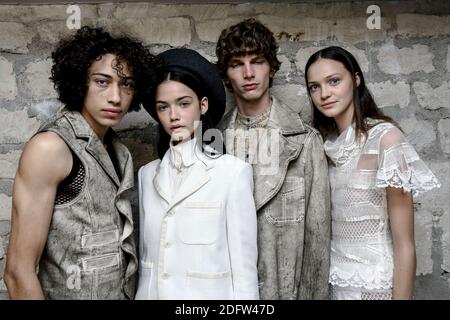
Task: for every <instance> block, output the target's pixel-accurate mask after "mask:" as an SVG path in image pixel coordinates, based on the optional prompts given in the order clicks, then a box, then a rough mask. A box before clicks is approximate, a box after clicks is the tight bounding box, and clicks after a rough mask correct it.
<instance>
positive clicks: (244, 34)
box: [216, 18, 281, 89]
mask: <svg viewBox="0 0 450 320" xmlns="http://www.w3.org/2000/svg"><path fill="white" fill-rule="evenodd" d="M277 49H278V45H277V42H276V40H275V37H274V35H273V32H272V31H270V30H269V29H268V28H267V27H266V26H264V25H263V24H262V23H261V22H259V21H258V20H256V19H254V18H250V19H246V20H244V21H241V22H239V23H238V24H235V25H233V26H230V27H228V28H226V29H224V30H222V33H221V34H220V36H219V40H218V41H217V45H216V56H217V58H218V61H217V67H218V69H219V72H220V75H221V77H222V79H224V80H227V79H228V77H227V68H228V62H229V61H230V59H231V58H233V57H236V56H243V55H246V54H261V55H263V56H264V57H265V58H266V59H267V61H268V62H269V65H270V70H271V77H270V83H269V86H272V81H273V76H274V75H275V73H276V72H277V71H278V70H279V69H280V65H281V62H280V61H279V60H278V58H277ZM225 84H226V86H227V88H228V89H231V85H230V83H229V82H228V81H225Z"/></svg>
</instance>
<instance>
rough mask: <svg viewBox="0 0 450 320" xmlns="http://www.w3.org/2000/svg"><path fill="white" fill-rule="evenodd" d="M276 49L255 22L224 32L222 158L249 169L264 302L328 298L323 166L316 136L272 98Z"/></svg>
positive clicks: (219, 54)
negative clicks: (227, 99)
mask: <svg viewBox="0 0 450 320" xmlns="http://www.w3.org/2000/svg"><path fill="white" fill-rule="evenodd" d="M277 48H278V46H277V43H276V41H275V38H274V36H273V33H272V32H271V31H270V30H269V29H268V28H267V27H265V26H264V25H263V24H261V23H260V22H259V21H257V20H255V19H247V20H244V21H242V22H240V23H238V24H236V25H233V26H231V27H228V28H226V29H224V30H223V31H222V33H221V35H220V37H219V40H218V43H217V47H216V55H217V57H218V63H217V64H218V68H219V70H220V72H221V75H222V78H223V79H224V82H225V84H226V85H227V87H228V88H229V89H230V91H231V92H233V94H234V97H235V98H236V103H237V107H236V108H233V109H232V110H231V111H230V112H229V113H228V114H226V115H225V116H224V118H223V119H222V121H221V123H220V125H219V127H220V128H221V129H222V130H223V131H224V132H225V140H226V149H227V152H229V153H232V154H234V155H236V156H238V157H241V158H243V160H246V161H247V162H250V163H251V164H252V165H253V177H254V181H255V190H254V198H255V202H256V209H257V210H258V276H259V289H260V297H261V299H327V298H328V272H329V259H330V223H331V222H330V220H331V218H330V190H329V181H328V169H327V161H326V158H325V155H324V151H323V143H322V139H321V137H320V134H319V132H317V131H316V130H314V129H313V128H312V127H310V126H309V125H307V124H305V123H304V122H303V121H302V119H301V118H300V115H299V114H298V113H297V112H295V111H293V110H292V109H290V108H289V107H288V106H286V105H285V104H283V103H282V102H281V101H280V100H278V99H277V98H276V97H274V96H273V95H271V94H270V87H271V85H272V81H273V78H274V76H275V73H276V72H277V71H278V69H279V68H280V62H279V61H278V59H277ZM263 155H266V156H265V157H263ZM268 166H269V168H270V167H271V169H272V170H268Z"/></svg>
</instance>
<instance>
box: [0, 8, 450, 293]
mask: <svg viewBox="0 0 450 320" xmlns="http://www.w3.org/2000/svg"><path fill="white" fill-rule="evenodd" d="M225 2H226V1H225ZM371 4H372V3H370V2H366V1H361V2H353V1H338V2H332V1H328V2H327V1H318V2H310V1H308V2H305V3H298V4H287V3H285V4H283V3H270V2H267V1H266V2H261V3H252V4H249V3H238V4H236V3H234V4H151V3H120V4H112V3H105V4H83V5H79V8H80V14H81V15H80V17H81V25H86V24H87V25H93V26H103V27H105V28H107V29H108V30H110V31H112V32H114V33H120V32H127V33H129V34H131V35H133V36H136V37H138V38H140V39H142V40H143V41H144V43H145V44H146V45H148V47H149V48H150V50H151V51H152V52H154V53H159V52H161V51H163V50H166V49H168V48H170V47H177V46H186V47H189V48H193V49H196V50H198V51H199V52H200V53H201V54H203V55H204V56H205V57H207V58H208V59H210V60H211V61H214V60H215V54H214V52H215V41H216V40H217V38H218V35H219V33H220V31H221V30H222V28H224V27H226V26H228V25H230V24H233V23H236V22H238V21H240V20H241V19H243V18H247V17H256V18H258V19H259V20H260V21H262V22H263V23H265V24H266V25H267V26H268V27H270V28H271V29H272V30H273V31H274V33H275V35H276V37H277V38H278V40H279V43H280V50H279V59H280V60H281V61H282V66H281V70H280V71H279V72H278V74H277V76H276V79H275V81H274V87H273V92H274V93H275V94H276V95H277V96H279V97H280V99H281V100H283V101H285V102H287V103H288V104H289V105H290V106H291V107H293V108H296V109H298V110H299V111H300V112H301V113H302V114H303V116H304V118H305V119H307V120H309V119H310V106H309V102H308V100H307V98H306V96H305V93H306V88H305V83H304V79H303V77H304V74H303V72H304V65H305V63H306V60H307V58H308V57H309V56H310V55H311V54H312V53H313V52H315V51H316V50H318V49H320V48H323V47H325V46H328V45H341V46H343V47H345V48H347V49H348V50H350V51H351V52H352V53H354V54H355V56H356V57H357V59H358V61H359V62H360V64H361V65H362V68H363V71H364V73H365V77H366V81H367V82H368V83H369V87H370V89H371V90H372V92H373V94H374V96H375V99H376V101H377V103H378V104H379V105H380V107H382V108H383V111H385V112H386V113H387V114H388V115H390V116H392V117H394V119H395V120H397V121H398V122H399V123H400V125H401V126H402V128H403V129H404V131H405V133H406V135H407V137H408V139H409V140H410V142H411V143H412V144H413V145H414V146H415V148H416V149H417V151H418V152H419V154H420V155H421V157H423V159H424V160H425V161H426V162H427V164H428V165H429V166H430V167H431V169H432V170H433V172H434V173H435V174H436V175H437V177H438V179H439V180H440V181H441V183H442V187H441V189H440V190H437V191H433V192H430V193H428V194H425V195H423V196H420V197H418V198H417V199H415V209H416V216H415V217H416V219H415V225H416V228H415V233H416V244H417V260H418V263H417V276H418V277H417V283H416V297H417V299H450V276H449V272H450V200H449V199H450V189H449V187H450V166H449V159H450V103H449V102H450V44H449V35H450V4H449V3H448V2H443V1H427V2H426V3H425V4H424V2H423V1H378V6H379V8H380V10H381V20H380V25H379V28H375V29H370V28H369V27H370V26H373V25H374V24H373V23H372V22H374V21H375V20H373V19H374V18H375V16H374V14H373V13H372V11H370V12H369V13H367V8H368V7H369V5H371ZM67 9H68V5H37V6H32V5H0V74H1V77H0V298H7V294H6V292H5V286H4V283H3V281H2V275H3V270H4V265H5V253H6V248H7V245H8V235H9V229H10V215H11V196H12V186H13V180H14V175H15V171H16V168H17V162H18V159H19V157H20V155H21V150H22V148H23V146H24V144H25V142H26V141H27V140H28V139H29V137H30V136H31V135H32V134H33V132H34V131H35V130H36V129H37V128H38V127H39V125H40V124H41V123H42V122H43V121H45V120H46V119H48V118H49V117H50V116H51V115H52V114H53V113H54V112H55V111H56V110H57V109H58V108H59V107H60V104H59V103H58V101H57V100H56V94H55V91H54V90H53V86H52V84H51V82H50V81H49V79H48V77H49V70H50V66H51V60H50V59H49V57H50V53H51V50H52V49H53V48H54V45H55V43H56V42H57V41H58V40H59V39H60V38H61V37H63V36H66V35H69V34H71V33H73V32H74V30H71V29H69V28H68V23H67V20H68V17H69V16H70V15H71V14H70V13H71V12H72V11H69V13H67ZM375 15H376V13H375ZM368 20H369V21H368ZM368 26H369V27H368ZM375 26H376V25H375ZM231 104H233V100H232V98H231V97H230V100H229V105H231ZM117 130H118V131H119V134H120V136H121V137H122V138H123V139H124V141H125V143H126V144H127V145H128V147H129V148H130V150H131V152H132V154H133V156H134V162H135V169H136V170H137V169H138V168H139V167H140V166H141V165H142V164H144V163H147V162H148V161H150V160H152V159H153V158H155V154H156V153H155V148H154V142H155V134H156V132H155V122H154V121H153V120H151V119H150V117H149V116H148V115H147V114H146V113H145V112H144V111H140V112H133V113H130V114H128V115H127V116H126V117H125V118H124V120H123V122H122V123H121V124H120V126H119V127H118V128H117Z"/></svg>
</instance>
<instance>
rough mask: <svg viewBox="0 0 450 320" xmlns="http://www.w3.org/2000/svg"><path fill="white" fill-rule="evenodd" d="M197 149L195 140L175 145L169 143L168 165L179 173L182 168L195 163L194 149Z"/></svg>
mask: <svg viewBox="0 0 450 320" xmlns="http://www.w3.org/2000/svg"><path fill="white" fill-rule="evenodd" d="M196 147H197V138H195V137H194V138H192V139H189V140H188V141H183V142H180V143H178V144H177V145H173V144H172V142H171V143H170V157H169V160H170V161H169V163H170V165H171V166H172V167H173V168H175V169H177V170H179V171H181V170H182V169H183V168H188V167H190V166H191V165H193V164H194V162H195V148H196Z"/></svg>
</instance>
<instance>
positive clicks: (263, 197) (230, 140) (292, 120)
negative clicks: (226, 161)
mask: <svg viewBox="0 0 450 320" xmlns="http://www.w3.org/2000/svg"><path fill="white" fill-rule="evenodd" d="M271 98H272V109H271V111H270V115H269V122H268V124H267V127H266V128H267V129H268V130H269V131H270V132H266V133H265V134H264V135H263V136H264V137H266V138H267V140H266V141H265V142H264V141H258V148H267V147H268V144H271V143H272V142H271V139H274V138H275V139H277V140H278V141H276V140H275V142H277V145H278V152H277V150H271V152H274V151H275V154H269V156H272V157H275V162H276V163H273V162H271V163H270V164H263V163H261V161H259V160H258V161H257V162H256V163H253V164H252V166H253V179H254V184H255V190H254V198H255V204H256V209H257V210H259V209H260V208H261V207H262V206H264V205H265V204H266V203H267V202H269V201H270V200H271V199H272V198H273V197H274V196H275V195H276V194H277V193H278V191H279V190H280V189H281V186H282V185H283V182H284V180H285V177H286V173H287V169H288V165H289V163H290V162H291V161H292V160H294V159H296V158H297V157H298V156H299V155H300V152H301V150H302V148H303V139H304V136H303V134H304V133H306V132H307V130H306V129H305V126H304V124H303V121H302V120H301V118H300V116H299V114H298V113H297V112H295V111H294V110H291V109H290V108H289V107H287V106H286V105H284V104H282V103H281V102H280V101H278V100H277V99H276V98H275V97H273V96H272V97H271ZM236 116H237V108H234V109H233V110H232V111H230V112H229V113H228V114H227V115H225V116H224V118H223V120H222V121H221V123H220V124H219V128H220V129H221V130H222V131H223V133H224V138H225V146H226V148H227V153H230V154H235V150H234V131H235V126H234V124H235V121H236ZM261 142H263V143H262V144H261ZM271 149H272V148H271ZM270 159H271V161H273V159H272V158H270ZM242 160H244V159H242ZM269 166H274V168H273V169H274V170H272V169H270V170H269Z"/></svg>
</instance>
